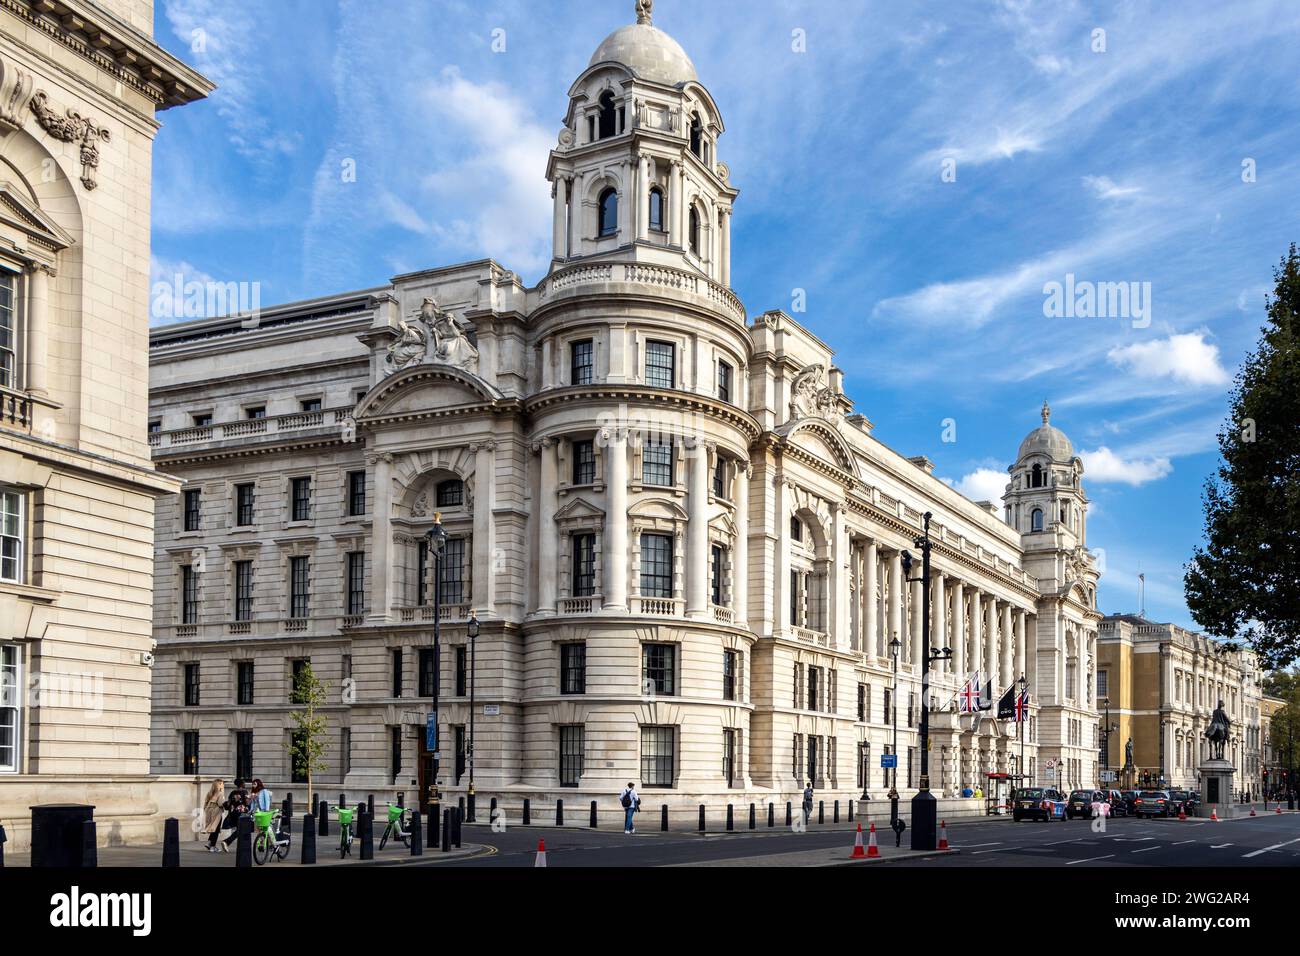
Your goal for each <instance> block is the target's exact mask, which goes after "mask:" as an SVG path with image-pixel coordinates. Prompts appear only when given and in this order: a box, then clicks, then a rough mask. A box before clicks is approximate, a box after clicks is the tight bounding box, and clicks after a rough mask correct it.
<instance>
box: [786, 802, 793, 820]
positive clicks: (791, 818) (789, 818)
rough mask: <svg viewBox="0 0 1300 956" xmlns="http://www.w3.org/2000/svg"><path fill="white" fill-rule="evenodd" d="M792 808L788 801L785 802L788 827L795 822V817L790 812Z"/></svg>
mask: <svg viewBox="0 0 1300 956" xmlns="http://www.w3.org/2000/svg"><path fill="white" fill-rule="evenodd" d="M790 807H791V804H790V801H789V800H787V801H786V802H785V825H786V826H790V824H791V823H793V822H794V815H793V814H792V813H791V812H790Z"/></svg>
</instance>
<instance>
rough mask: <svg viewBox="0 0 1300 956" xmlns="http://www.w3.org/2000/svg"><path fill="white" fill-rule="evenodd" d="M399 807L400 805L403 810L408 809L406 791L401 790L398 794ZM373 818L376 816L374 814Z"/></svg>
mask: <svg viewBox="0 0 1300 956" xmlns="http://www.w3.org/2000/svg"><path fill="white" fill-rule="evenodd" d="M397 805H398V806H399V807H401V808H402V809H406V791H405V790H399V791H398V792H397ZM371 816H372V817H373V816H374V814H373V813H372V814H371Z"/></svg>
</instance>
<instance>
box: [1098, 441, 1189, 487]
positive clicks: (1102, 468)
mask: <svg viewBox="0 0 1300 956" xmlns="http://www.w3.org/2000/svg"><path fill="white" fill-rule="evenodd" d="M1079 457H1080V458H1082V459H1083V477H1084V480H1085V481H1094V482H1100V483H1102V484H1109V483H1112V482H1114V483H1117V484H1125V485H1133V486H1134V487H1137V486H1138V485H1144V484H1146V483H1147V482H1148V481H1156V480H1158V479H1160V478H1163V477H1165V475H1167V474H1169V473H1170V472H1171V471H1173V470H1174V467H1173V465H1171V464H1170V463H1169V459H1168V458H1165V457H1160V458H1125V457H1123V456H1122V455H1119V454H1116V453H1115V452H1113V451H1111V450H1110V449H1109V448H1107V447H1106V446H1105V445H1102V446H1101V447H1100V448H1098V449H1097V450H1096V451H1082V452H1080V453H1079Z"/></svg>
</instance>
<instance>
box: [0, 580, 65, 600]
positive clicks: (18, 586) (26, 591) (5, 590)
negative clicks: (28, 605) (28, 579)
mask: <svg viewBox="0 0 1300 956" xmlns="http://www.w3.org/2000/svg"><path fill="white" fill-rule="evenodd" d="M0 594H14V595H17V596H18V597H20V598H26V599H27V600H29V601H37V602H39V603H41V604H53V603H54V602H55V601H57V600H58V599H59V597H60V596H61V595H62V594H63V592H62V591H53V590H51V589H50V588H41V587H37V586H36V585H34V584H22V583H20V582H18V581H0Z"/></svg>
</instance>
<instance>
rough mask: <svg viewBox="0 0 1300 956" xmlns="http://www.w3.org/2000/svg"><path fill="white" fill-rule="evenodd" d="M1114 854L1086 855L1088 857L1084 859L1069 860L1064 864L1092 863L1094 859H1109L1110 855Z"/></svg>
mask: <svg viewBox="0 0 1300 956" xmlns="http://www.w3.org/2000/svg"><path fill="white" fill-rule="evenodd" d="M1114 855H1115V854H1114V853H1107V854H1106V855H1105V856H1090V857H1088V859H1086V860H1071V861H1070V862H1069V863H1067V864H1065V865H1066V866H1074V864H1076V863H1092V862H1094V861H1096V860H1109V859H1110V858H1111V857H1112V856H1114Z"/></svg>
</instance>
